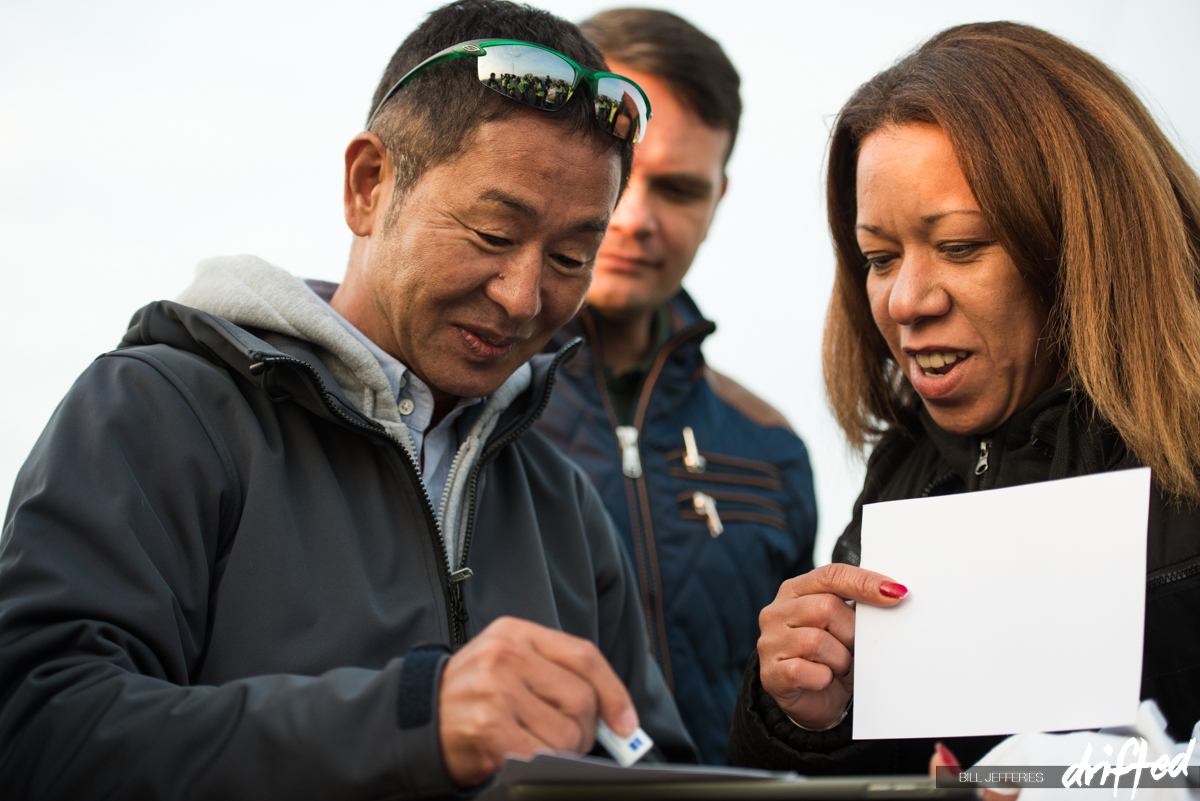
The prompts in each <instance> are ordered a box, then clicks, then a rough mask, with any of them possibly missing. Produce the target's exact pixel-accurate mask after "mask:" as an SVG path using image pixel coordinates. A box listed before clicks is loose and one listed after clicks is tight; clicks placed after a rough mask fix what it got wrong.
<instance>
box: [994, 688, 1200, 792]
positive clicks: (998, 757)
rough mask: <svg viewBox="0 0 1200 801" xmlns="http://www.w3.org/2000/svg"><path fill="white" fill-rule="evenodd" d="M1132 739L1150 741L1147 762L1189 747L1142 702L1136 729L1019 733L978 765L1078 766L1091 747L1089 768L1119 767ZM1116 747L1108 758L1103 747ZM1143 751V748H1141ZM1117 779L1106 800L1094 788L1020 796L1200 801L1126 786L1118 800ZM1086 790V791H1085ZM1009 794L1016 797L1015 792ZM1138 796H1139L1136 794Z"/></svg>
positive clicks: (1154, 707)
mask: <svg viewBox="0 0 1200 801" xmlns="http://www.w3.org/2000/svg"><path fill="white" fill-rule="evenodd" d="M1130 737H1138V738H1142V739H1145V741H1146V761H1147V762H1153V761H1154V760H1156V759H1158V758H1159V757H1160V756H1162V755H1164V754H1165V755H1167V756H1169V757H1174V756H1177V755H1178V754H1180V753H1183V752H1184V751H1186V750H1187V747H1188V744H1187V743H1186V742H1184V743H1176V742H1174V741H1172V740H1171V738H1170V737H1169V736H1168V735H1167V721H1166V718H1164V717H1163V715H1162V712H1160V711H1159V709H1158V704H1156V703H1154V701H1143V702H1142V703H1141V706H1139V707H1138V714H1137V723H1136V724H1135V725H1134V726H1133V727H1132V728H1127V727H1123V728H1119V729H1101V730H1100V731H1078V732H1071V733H1070V734H1018V735H1015V736H1013V737H1009V738H1008V739H1007V740H1005V741H1004V742H1002V743H1000V744H999V745H997V746H996V747H995V748H993V749H992V750H991V751H989V752H988V753H987V754H986V755H984V757H983V759H981V760H979V762H978V764H977V767H983V766H992V765H1013V766H1018V765H1020V766H1024V765H1074V764H1076V763H1078V762H1079V761H1080V760H1081V759H1082V758H1083V756H1084V752H1085V751H1086V749H1087V746H1088V745H1089V744H1090V745H1091V747H1092V750H1091V754H1090V756H1089V757H1088V762H1089V764H1092V765H1095V764H1096V763H1098V762H1100V761H1102V760H1106V761H1108V762H1109V763H1112V764H1115V763H1116V756H1117V755H1118V754H1119V753H1120V752H1121V749H1122V747H1124V746H1125V744H1126V742H1128V740H1129V738H1130ZM1192 738H1193V739H1196V738H1200V721H1198V722H1197V723H1196V725H1195V727H1194V728H1193V729H1192ZM1105 746H1111V747H1112V756H1109V755H1106V754H1105V753H1104V747H1105ZM1139 746H1140V743H1139ZM1128 753H1130V754H1131V756H1130V757H1129V758H1128V759H1127V760H1126V763H1127V764H1128V762H1131V761H1136V758H1137V756H1138V754H1140V749H1133V748H1131V749H1129V752H1128ZM1194 771H1200V753H1198V752H1197V751H1196V750H1193V752H1192V757H1191V759H1190V761H1189V762H1188V775H1189V776H1191V775H1192V773H1193V772H1194ZM1102 773H1103V771H1100V772H1098V773H1096V775H1095V776H1094V777H1093V779H1092V781H1091V785H1090V786H1091V787H1092V788H1097V787H1098V786H1099V783H1100V778H1101V775H1102ZM1142 775H1143V776H1144V777H1147V778H1148V777H1149V771H1143V773H1142ZM1128 781H1129V779H1128V776H1127V777H1125V778H1124V779H1123V780H1122V784H1125V783H1127V782H1128ZM1112 784H1113V781H1112V778H1111V777H1110V778H1109V780H1108V782H1107V783H1106V784H1105V786H1104V787H1105V789H1104V793H1105V794H1104V795H1101V791H1100V790H1097V789H1092V790H1090V791H1087V792H1085V793H1084V794H1082V795H1081V794H1080V788H1079V787H1077V786H1075V787H1069V788H1068V787H1062V786H1056V787H1044V788H1043V787H1026V788H1023V789H1022V790H1021V791H1020V801H1041V799H1062V798H1070V799H1073V801H1088V800H1089V799H1092V800H1094V801H1101V799H1104V798H1118V799H1121V801H1127V800H1128V799H1133V801H1137V799H1145V800H1146V801H1197V800H1198V799H1200V793H1198V792H1196V791H1194V790H1188V789H1184V788H1179V789H1165V788H1155V789H1148V788H1146V787H1145V786H1140V787H1138V788H1137V789H1136V791H1135V790H1134V788H1131V787H1125V786H1122V787H1121V788H1119V789H1118V790H1117V791H1116V794H1115V795H1114V792H1113V789H1112ZM1084 789H1085V790H1086V788H1084ZM1009 792H1015V791H1013V790H1010V791H1009ZM1135 792H1136V795H1135Z"/></svg>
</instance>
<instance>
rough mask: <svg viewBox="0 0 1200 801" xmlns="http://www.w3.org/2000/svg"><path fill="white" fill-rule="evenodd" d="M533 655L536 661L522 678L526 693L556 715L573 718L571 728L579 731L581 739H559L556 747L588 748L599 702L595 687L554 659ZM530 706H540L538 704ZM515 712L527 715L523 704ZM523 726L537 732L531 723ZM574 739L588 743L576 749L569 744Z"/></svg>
mask: <svg viewBox="0 0 1200 801" xmlns="http://www.w3.org/2000/svg"><path fill="white" fill-rule="evenodd" d="M533 658H534V659H535V660H536V661H537V664H535V665H533V666H532V673H531V674H529V675H527V676H525V677H524V678H525V686H526V687H527V688H528V691H529V693H530V694H531V695H533V696H535V697H536V699H537V700H538V701H539V703H540V704H544V705H546V706H548V707H550V708H552V709H554V710H555V712H556V715H558V716H561V717H563V718H565V719H568V720H571V721H574V723H573V727H574V729H576V730H577V731H578V732H582V733H583V734H582V738H580V737H578V736H577V737H576V738H575V740H571V741H570V742H569V743H567V742H565V741H561V738H560V740H555V741H554V742H555V743H556V750H559V751H564V750H582V751H589V750H591V747H592V746H591V741H592V740H593V739H594V737H595V734H596V715H597V711H598V704H599V698H598V696H597V695H596V690H595V688H593V687H592V685H591V684H589V683H588V682H587V681H585V680H584V679H583V678H582V677H581V676H579V674H577V673H575V672H574V671H571V670H568V669H566V668H564V667H562V666H561V665H559V664H558V663H556V662H551V661H549V660H548V659H546V658H545V657H543V656H541V655H540V654H535V655H534V657H533ZM534 708H536V709H540V706H535V707H534ZM518 712H519V713H520V716H521V717H522V719H524V715H526V714H530V712H529V711H528V710H526V709H525V708H523V707H521V708H519V709H518ZM526 728H529V729H530V731H534V732H535V733H538V732H539V731H540V730H537V729H535V728H534V727H532V726H527V727H526ZM577 741H578V742H581V743H582V742H587V744H588V745H587V747H586V748H577V747H576V746H575V745H574V744H573V743H575V742H577ZM546 742H547V743H550V742H551V741H550V740H546Z"/></svg>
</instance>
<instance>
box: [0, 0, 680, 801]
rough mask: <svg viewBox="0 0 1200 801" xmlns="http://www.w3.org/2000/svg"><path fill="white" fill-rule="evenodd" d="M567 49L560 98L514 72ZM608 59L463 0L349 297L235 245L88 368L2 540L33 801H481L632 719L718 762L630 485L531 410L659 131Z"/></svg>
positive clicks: (386, 104) (4, 755)
mask: <svg viewBox="0 0 1200 801" xmlns="http://www.w3.org/2000/svg"><path fill="white" fill-rule="evenodd" d="M485 35H487V36H492V37H494V38H492V39H481V38H480V37H481V36H485ZM534 66H536V67H537V69H536V72H538V73H541V74H550V75H551V76H553V77H555V78H558V79H560V80H563V81H565V82H566V83H565V85H568V86H570V87H572V88H573V92H574V95H575V97H574V98H572V99H571V100H570V101H568V102H567V103H566V104H565V105H564V106H563V108H562V109H561V110H560V111H557V112H554V113H550V112H547V111H545V110H539V109H534V108H530V107H528V106H527V105H524V104H522V103H519V102H517V101H516V100H515V99H512V98H509V97H508V96H507V94H505V93H503V92H502V91H501V90H498V89H493V88H489V81H490V77H491V74H492V73H496V74H497V75H505V74H519V75H523V74H527V73H530V72H533V71H535V70H533V67H534ZM605 69H606V66H605V63H604V60H603V57H602V56H601V54H600V52H599V51H598V50H597V49H596V48H595V47H594V45H592V44H590V43H589V42H588V41H587V40H586V39H585V38H584V37H583V36H582V35H581V34H580V32H579V30H578V29H577V28H576V27H575V26H574V25H571V24H570V23H567V22H564V21H563V20H560V19H558V18H556V17H553V16H551V15H549V14H547V13H545V12H542V11H538V10H535V9H531V8H529V7H527V6H517V5H514V4H510V3H505V2H496V1H495V0H461V2H457V3H453V4H451V5H449V6H446V7H445V8H442V9H440V10H438V11H435V12H434V13H433V14H431V15H430V16H429V18H428V19H427V20H426V21H425V22H424V23H423V24H422V25H421V26H420V27H419V28H418V29H417V30H416V31H415V32H414V33H413V34H412V35H410V36H409V37H408V39H407V40H406V41H405V42H404V44H403V45H401V47H400V49H399V50H397V52H396V54H395V55H394V56H393V58H392V60H391V63H390V64H389V65H388V67H387V70H386V71H385V73H384V76H383V80H382V81H381V83H380V85H379V89H378V90H377V92H376V94H375V98H374V102H373V103H372V111H371V114H370V118H369V122H368V125H367V130H366V131H364V132H363V133H361V134H359V135H358V136H356V137H354V139H353V141H352V142H351V143H350V146H349V147H348V148H347V150H346V154H345V186H344V190H345V191H344V201H345V219H346V222H347V224H348V225H349V227H350V229H351V231H352V232H353V234H354V241H353V246H352V250H351V255H350V260H349V265H348V268H347V270H346V275H345V279H344V281H343V282H342V283H341V285H340V286H335V285H332V284H326V283H321V282H307V283H306V282H304V281H301V280H299V279H297V278H294V277H293V276H291V275H290V274H289V273H287V272H285V271H283V270H281V269H279V268H277V267H273V266H271V265H269V264H267V263H265V262H263V261H261V260H259V259H256V258H254V257H250V256H240V257H234V258H221V259H213V260H210V261H207V262H204V263H202V264H201V265H200V266H199V267H198V268H197V276H196V280H195V282H194V283H193V285H192V286H190V287H189V288H188V289H187V290H186V291H185V292H184V293H183V295H182V296H181V298H180V299H179V301H178V302H174V303H172V302H159V303H153V304H150V305H149V306H147V307H145V308H144V309H142V310H141V311H139V312H138V313H137V315H136V316H135V317H134V320H133V323H132V327H131V328H130V330H129V331H128V333H127V334H126V335H125V338H124V340H123V342H122V345H121V347H120V348H119V349H118V350H116V351H114V352H112V353H109V354H106V355H104V356H103V357H101V358H99V359H97V360H96V362H95V363H93V365H92V366H91V367H89V368H88V370H87V371H85V373H84V374H83V376H82V377H81V378H80V379H79V381H78V382H77V383H76V385H75V386H74V387H73V388H72V389H71V391H70V392H69V393H68V395H67V397H66V399H65V400H64V401H63V403H62V405H61V406H60V407H59V409H58V410H57V411H56V412H55V414H54V416H53V418H52V420H51V422H50V424H49V425H48V427H47V429H46V432H45V433H44V435H43V436H42V438H41V439H40V440H39V442H38V444H37V445H36V446H35V448H34V451H33V453H32V454H31V456H30V458H29V460H28V461H27V462H26V464H25V466H24V468H23V469H22V471H21V474H20V475H19V477H18V480H17V484H16V487H15V489H14V493H13V497H12V502H11V505H10V507H9V510H8V514H7V517H6V520H5V528H4V534H3V545H2V546H0V786H2V787H4V788H5V794H4V795H5V798H6V799H17V798H38V799H60V798H61V799H71V800H72V801H79V800H80V799H88V798H106V799H118V798H121V799H124V798H128V799H147V798H180V799H182V798H255V799H274V798H279V799H291V800H293V801H294V800H295V799H308V798H337V799H342V801H349V800H350V799H358V798H362V799H366V798H385V797H386V798H394V797H409V796H420V797H438V796H450V795H454V794H456V793H457V792H458V791H459V790H460V789H462V788H470V787H472V786H476V785H479V784H480V783H482V782H484V781H486V780H487V779H489V777H491V776H492V775H493V774H494V773H495V772H496V771H497V770H498V769H499V768H500V767H501V765H502V763H503V761H504V759H505V757H506V756H510V755H515V756H522V757H528V756H530V755H532V754H534V753H537V752H539V751H569V752H577V753H579V752H588V751H589V750H591V749H592V748H593V745H594V743H595V738H596V734H597V726H598V723H599V722H600V721H604V722H605V723H607V725H608V726H609V727H610V728H611V729H613V730H614V731H615V732H616V733H617V734H618V735H628V734H631V733H632V732H634V731H635V729H636V727H637V726H638V725H639V724H640V725H641V726H642V727H643V728H644V729H645V730H646V732H648V733H649V735H650V736H651V737H652V738H653V739H654V741H655V742H656V743H657V745H658V747H659V748H660V749H661V751H662V752H663V754H664V755H665V756H666V757H667V758H669V759H680V760H689V759H691V760H694V751H693V747H692V745H691V742H690V741H689V739H688V736H687V734H686V732H685V730H684V728H683V725H682V723H681V721H680V719H679V716H678V712H677V711H676V709H675V705H674V703H673V702H672V699H671V697H670V694H669V692H668V690H667V688H666V685H665V683H664V680H663V676H662V673H661V672H660V670H659V668H658V666H657V665H656V664H655V662H654V660H653V659H652V658H651V657H650V655H649V645H648V643H647V641H646V634H645V630H644V626H643V623H642V619H643V615H642V610H641V607H640V605H639V600H638V589H637V579H636V577H635V576H634V574H633V572H632V568H631V566H630V563H629V560H628V558H627V557H626V555H625V553H624V552H623V550H622V548H621V544H620V540H619V538H618V536H617V534H616V532H615V530H614V529H613V526H612V523H611V521H610V520H609V518H608V516H607V513H606V512H605V511H604V507H603V504H602V502H601V501H600V498H599V496H598V495H597V494H596V490H595V488H594V487H593V486H592V484H591V482H590V481H589V480H588V479H587V477H586V475H584V474H583V472H582V471H581V470H580V469H579V468H577V467H575V466H574V465H573V464H572V463H571V462H569V461H567V459H566V458H565V457H563V456H562V455H561V453H560V452H559V451H558V450H557V449H556V448H554V447H553V446H552V445H550V444H549V443H548V442H546V440H545V439H543V438H542V437H541V435H539V434H537V433H536V432H532V431H530V430H529V429H530V427H531V426H532V424H533V422H534V421H535V420H536V418H537V416H538V414H539V413H540V412H541V411H542V409H543V408H544V407H545V405H546V403H547V400H548V396H549V393H550V387H551V385H552V383H553V380H554V375H555V372H556V371H557V370H559V369H560V368H561V365H562V363H563V362H564V361H565V360H566V359H567V358H568V357H569V356H570V355H571V354H572V353H573V351H574V350H575V348H576V345H577V343H571V344H568V345H567V346H565V347H564V348H562V349H561V350H559V351H558V352H556V353H541V351H542V350H543V348H544V346H545V345H546V343H547V341H548V340H549V339H550V337H551V335H553V334H554V333H555V332H556V331H557V330H558V329H559V327H560V326H561V325H562V324H563V323H565V322H566V321H567V320H569V319H570V318H571V317H572V316H573V315H574V314H575V313H576V311H577V310H578V308H579V306H580V304H581V303H582V301H583V298H584V294H585V293H586V291H587V287H588V285H589V283H590V280H591V272H592V264H593V262H594V260H595V257H596V252H597V250H598V248H599V246H600V241H601V238H602V237H603V235H604V231H605V229H606V226H607V225H608V220H609V217H610V215H611V214H612V211H613V208H614V206H615V205H616V202H617V198H618V197H619V195H620V192H621V189H622V188H623V186H624V183H625V181H626V180H627V178H628V174H629V169H630V159H631V149H632V145H633V142H632V140H633V139H636V138H637V137H639V136H640V135H641V133H642V132H643V131H644V126H645V124H646V121H647V119H648V117H649V107H648V105H647V103H646V101H645V98H644V96H642V93H641V90H640V89H638V87H637V86H636V85H634V84H633V83H632V82H630V81H628V80H626V79H623V78H621V77H620V76H615V75H611V74H609V73H607V72H605V71H604V70H605ZM606 92H607V93H611V94H613V95H614V96H619V97H620V98H621V99H622V101H623V102H624V103H625V104H626V105H625V108H626V109H627V111H626V115H627V120H626V122H627V124H626V126H625V128H626V130H628V131H629V139H618V138H616V137H614V136H612V135H610V134H609V133H607V132H605V131H604V130H602V129H601V127H600V126H599V125H598V121H597V119H596V118H595V114H594V112H593V111H592V108H593V101H594V99H595V97H596V96H597V95H599V94H603V93H606Z"/></svg>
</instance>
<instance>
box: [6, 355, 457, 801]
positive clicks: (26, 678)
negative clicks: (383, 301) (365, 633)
mask: <svg viewBox="0 0 1200 801" xmlns="http://www.w3.org/2000/svg"><path fill="white" fill-rule="evenodd" d="M195 400H196V399H195V398H193V397H191V396H190V390H189V389H188V388H187V386H186V385H185V384H184V383H183V382H182V381H180V380H178V379H176V378H175V377H174V376H173V374H172V372H171V370H170V368H169V367H167V366H166V365H165V364H163V363H161V362H160V363H158V364H154V360H153V359H151V358H149V357H142V358H134V357H129V356H122V355H119V354H117V355H111V356H108V357H104V358H101V359H99V360H98V361H97V362H95V363H94V364H93V365H92V366H91V367H90V368H89V369H88V370H87V371H86V372H85V373H84V374H83V376H82V377H81V378H80V379H79V381H78V382H77V383H76V385H75V386H74V387H73V388H72V390H71V391H70V393H69V394H68V395H67V397H66V399H65V400H64V401H63V403H62V404H61V406H60V407H59V409H58V410H57V411H56V412H55V414H54V416H53V418H52V419H51V421H50V423H49V425H48V427H47V428H46V431H45V432H44V433H43V435H42V437H41V438H40V439H39V440H38V442H37V444H36V446H35V447H34V450H33V453H32V455H31V456H30V457H29V460H28V461H27V462H26V464H25V466H24V468H23V469H22V470H21V472H20V474H19V476H18V479H17V482H16V486H15V489H14V493H13V496H12V500H11V504H10V506H9V509H8V513H7V516H6V518H5V523H4V531H3V541H2V545H0V786H2V787H4V788H5V797H6V798H10V799H19V798H38V799H71V800H72V801H80V800H81V799H89V798H106V799H126V798H127V799H151V798H153V799H159V798H161V799H184V798H230V799H232V798H255V799H270V798H280V799H305V798H340V799H352V798H391V797H399V796H402V795H404V796H410V795H443V794H447V793H450V792H452V791H453V788H452V787H451V786H450V784H449V782H448V780H447V778H446V776H445V771H444V769H443V768H442V761H441V756H440V753H439V750H438V740H437V723H436V721H437V710H436V705H435V701H436V697H437V678H438V676H439V675H440V665H441V664H442V662H443V661H444V657H440V658H439V657H436V656H435V657H434V658H432V659H430V658H429V657H423V664H424V667H423V669H422V670H409V671H408V674H409V686H408V688H407V690H404V689H403V688H402V683H403V682H402V673H404V670H403V669H404V665H405V660H404V659H401V658H397V659H394V660H392V661H391V662H390V663H389V664H388V665H387V666H386V667H385V668H384V669H382V670H367V669H360V668H340V669H335V670H331V671H329V672H328V673H325V674H323V675H320V676H298V675H264V676H257V677H253V678H247V679H243V680H237V681H232V682H229V683H227V684H223V685H220V686H198V685H195V684H193V683H192V681H191V677H192V676H193V675H195V674H196V673H197V672H198V669H199V666H200V660H202V659H203V654H204V650H205V644H206V637H207V633H208V630H209V620H210V615H211V611H212V610H210V606H209V605H210V592H209V589H210V584H211V583H212V582H213V581H214V580H215V579H216V577H217V576H218V575H219V571H220V569H221V565H222V556H223V552H222V548H223V545H224V542H223V536H224V535H225V534H226V533H227V532H228V531H229V530H230V529H231V527H232V526H233V525H234V524H235V523H236V518H237V515H238V510H239V504H240V502H241V499H240V498H239V497H238V493H239V490H238V486H239V484H238V481H237V478H236V476H235V475H234V469H235V468H234V466H233V462H232V460H231V458H230V456H229V454H228V453H227V451H226V449H225V448H224V446H223V445H222V443H221V440H220V437H219V436H217V435H216V434H215V432H214V431H213V430H212V429H211V428H210V426H209V425H208V421H207V420H206V418H205V413H204V411H203V407H202V405H201V404H198V403H196V402H195ZM418 674H419V675H418ZM414 687H415V688H416V693H417V696H418V697H416V701H415V703H416V707H415V711H414V708H413V707H411V706H409V707H408V708H407V711H408V714H407V716H406V715H405V711H406V706H405V704H410V705H411V704H412V703H413V698H414V696H413V694H414ZM421 693H423V695H421ZM402 719H404V720H407V723H408V724H409V725H408V726H407V727H404V728H402V727H401V726H400V725H399V724H400V721H401V720H402Z"/></svg>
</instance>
